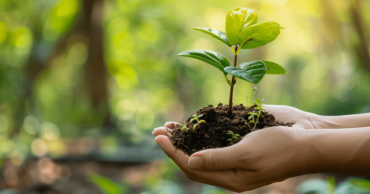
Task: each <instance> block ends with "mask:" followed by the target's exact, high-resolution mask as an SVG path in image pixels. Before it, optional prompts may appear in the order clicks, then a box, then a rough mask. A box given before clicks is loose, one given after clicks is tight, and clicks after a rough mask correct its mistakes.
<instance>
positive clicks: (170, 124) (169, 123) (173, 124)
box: [164, 121, 181, 129]
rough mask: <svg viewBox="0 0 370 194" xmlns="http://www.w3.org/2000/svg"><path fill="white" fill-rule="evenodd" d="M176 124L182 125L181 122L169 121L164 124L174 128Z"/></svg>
mask: <svg viewBox="0 0 370 194" xmlns="http://www.w3.org/2000/svg"><path fill="white" fill-rule="evenodd" d="M176 125H181V124H180V123H179V122H175V121H169V122H166V123H165V124H164V126H165V127H167V128H170V129H174V128H175V126H176Z"/></svg>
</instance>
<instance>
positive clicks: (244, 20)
mask: <svg viewBox="0 0 370 194" xmlns="http://www.w3.org/2000/svg"><path fill="white" fill-rule="evenodd" d="M257 20H258V16H257V13H256V11H254V10H252V9H247V8H243V7H241V8H236V9H232V10H230V11H229V13H227V15H226V26H225V29H226V36H227V38H228V39H229V41H230V43H231V44H232V45H237V44H239V45H242V44H241V43H242V42H239V39H240V38H239V37H240V34H241V32H243V31H244V30H245V29H246V28H247V27H248V26H250V25H253V24H255V23H257Z"/></svg>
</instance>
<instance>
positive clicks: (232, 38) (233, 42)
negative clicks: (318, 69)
mask: <svg viewBox="0 0 370 194" xmlns="http://www.w3.org/2000/svg"><path fill="white" fill-rule="evenodd" d="M257 19H258V16H257V13H256V11H254V10H252V9H247V8H236V9H232V10H230V11H229V13H228V14H227V15H226V26H225V29H226V33H225V32H222V31H219V30H215V29H211V28H204V27H197V28H194V29H195V30H199V31H201V32H204V33H206V34H208V35H211V36H212V37H213V38H216V39H217V40H219V41H221V42H222V43H224V44H226V45H227V46H228V47H230V49H231V52H232V53H233V54H234V67H231V66H230V62H229V61H228V60H227V59H226V57H225V56H223V55H222V54H220V53H216V52H214V51H209V50H188V51H185V52H182V53H180V54H178V55H179V56H183V57H190V58H194V59H198V60H201V61H204V62H206V63H208V64H210V65H212V66H214V67H216V68H217V69H219V70H220V71H221V72H222V73H223V74H224V77H225V80H226V82H227V83H228V84H229V85H230V96H229V109H228V110H229V112H232V104H233V91H234V85H235V83H236V78H235V77H237V78H239V79H242V80H244V81H247V82H250V83H253V84H257V83H258V82H260V81H261V80H262V78H263V76H264V75H265V74H285V69H284V68H283V67H281V66H280V65H278V64H277V63H274V62H271V61H264V60H256V61H251V62H244V63H241V64H240V65H239V67H237V66H236V64H237V59H238V54H239V52H240V49H253V48H257V47H260V46H263V45H265V44H267V43H269V42H272V41H273V40H275V39H276V38H277V36H278V35H279V34H280V30H281V29H283V27H281V26H280V25H279V24H278V23H276V22H263V23H259V24H256V23H257ZM228 74H231V75H232V78H231V81H230V80H229V78H228V77H227V75H228Z"/></svg>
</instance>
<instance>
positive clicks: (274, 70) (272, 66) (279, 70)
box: [262, 60, 285, 75]
mask: <svg viewBox="0 0 370 194" xmlns="http://www.w3.org/2000/svg"><path fill="white" fill-rule="evenodd" d="M262 62H263V63H265V65H266V68H267V70H266V74H276V75H283V74H285V69H284V68H283V67H282V66H280V65H279V64H277V63H274V62H271V61H265V60H262Z"/></svg>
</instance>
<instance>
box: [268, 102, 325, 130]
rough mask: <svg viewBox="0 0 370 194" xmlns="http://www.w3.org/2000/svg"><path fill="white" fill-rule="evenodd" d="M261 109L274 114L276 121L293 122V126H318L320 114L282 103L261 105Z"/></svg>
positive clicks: (309, 127)
mask: <svg viewBox="0 0 370 194" xmlns="http://www.w3.org/2000/svg"><path fill="white" fill-rule="evenodd" d="M263 109H264V110H266V111H267V112H268V113H270V114H273V115H274V116H275V119H276V121H279V122H283V123H291V122H293V123H295V124H294V125H293V127H294V128H304V129H318V128H320V123H321V122H320V119H319V118H320V116H319V115H316V114H313V113H309V112H305V111H302V110H299V109H297V108H294V107H291V106H284V105H263Z"/></svg>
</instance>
